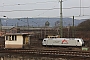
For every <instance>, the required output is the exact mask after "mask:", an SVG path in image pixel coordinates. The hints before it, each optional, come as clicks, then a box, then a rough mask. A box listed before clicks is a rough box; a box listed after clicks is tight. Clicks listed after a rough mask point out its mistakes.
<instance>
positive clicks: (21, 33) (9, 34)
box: [5, 33, 29, 35]
mask: <svg viewBox="0 0 90 60" xmlns="http://www.w3.org/2000/svg"><path fill="white" fill-rule="evenodd" d="M5 35H29V33H6V34H5Z"/></svg>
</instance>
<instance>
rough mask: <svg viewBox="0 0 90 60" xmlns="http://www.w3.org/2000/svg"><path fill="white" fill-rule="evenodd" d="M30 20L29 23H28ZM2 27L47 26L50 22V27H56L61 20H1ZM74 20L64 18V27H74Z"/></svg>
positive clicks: (77, 22)
mask: <svg viewBox="0 0 90 60" xmlns="http://www.w3.org/2000/svg"><path fill="white" fill-rule="evenodd" d="M27 20H28V21H27ZM1 21H2V25H3V26H6V25H7V26H15V25H18V26H27V25H28V23H29V26H34V27H38V26H45V22H46V21H48V22H49V23H50V26H51V27H53V26H55V22H58V21H60V18H28V19H27V18H15V19H9V18H8V19H5V18H1ZM83 21H85V20H76V19H75V22H74V24H75V25H78V24H79V23H81V22H83ZM72 22H73V20H72V18H63V26H68V25H72Z"/></svg>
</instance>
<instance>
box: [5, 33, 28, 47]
mask: <svg viewBox="0 0 90 60" xmlns="http://www.w3.org/2000/svg"><path fill="white" fill-rule="evenodd" d="M29 37H30V36H29V34H28V33H8V34H5V48H23V47H24V46H25V45H29V44H30V40H29V39H30V38H29Z"/></svg>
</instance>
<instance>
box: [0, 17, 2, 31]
mask: <svg viewBox="0 0 90 60" xmlns="http://www.w3.org/2000/svg"><path fill="white" fill-rule="evenodd" d="M1 31H2V22H1V18H0V32H1Z"/></svg>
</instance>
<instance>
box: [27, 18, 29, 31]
mask: <svg viewBox="0 0 90 60" xmlns="http://www.w3.org/2000/svg"><path fill="white" fill-rule="evenodd" d="M27 27H28V30H29V21H28V17H27Z"/></svg>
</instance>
